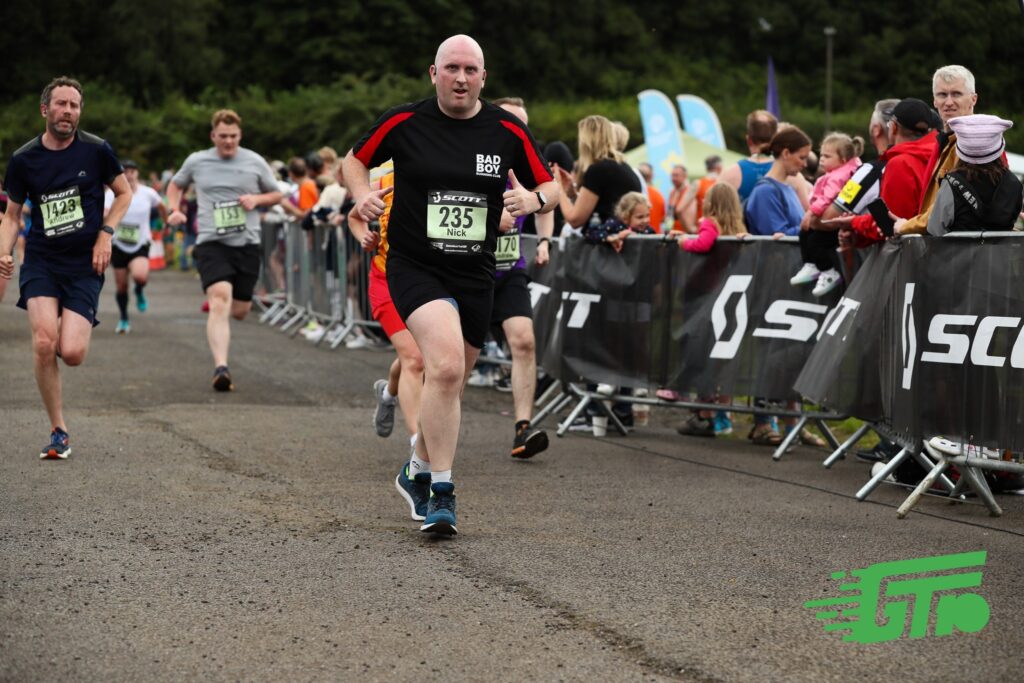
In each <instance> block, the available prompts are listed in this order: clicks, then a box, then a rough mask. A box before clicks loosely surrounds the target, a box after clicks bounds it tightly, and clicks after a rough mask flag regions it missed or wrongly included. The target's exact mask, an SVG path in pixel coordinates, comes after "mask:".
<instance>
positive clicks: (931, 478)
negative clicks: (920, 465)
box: [896, 458, 949, 519]
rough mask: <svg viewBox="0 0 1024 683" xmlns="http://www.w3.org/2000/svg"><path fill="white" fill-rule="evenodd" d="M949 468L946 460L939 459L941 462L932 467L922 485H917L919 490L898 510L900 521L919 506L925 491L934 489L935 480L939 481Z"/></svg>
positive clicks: (913, 492) (897, 515) (912, 493)
mask: <svg viewBox="0 0 1024 683" xmlns="http://www.w3.org/2000/svg"><path fill="white" fill-rule="evenodd" d="M948 467H949V463H948V462H947V461H946V460H945V459H944V458H939V461H938V462H937V463H935V466H934V467H932V469H931V471H930V472H929V473H928V475H927V476H926V477H925V478H924V479H922V480H921V483H920V484H918V485H917V488H916V489H914V490H913V491H912V492H911V493H910V495H909V496H907V499H906V500H905V501H903V504H902V505H900V506H899V508H897V510H896V517H897V518H899V519H903V518H904V517H906V516H907V513H909V512H910V511H911V509H913V507H914V506H915V505H917V501H919V500H921V496H923V495H924V494H925V491H927V490H928V489H930V488H931V487H932V484H934V483H935V480H936V479H938V478H939V475H940V474H942V473H943V472H945V471H946V469H947V468H948Z"/></svg>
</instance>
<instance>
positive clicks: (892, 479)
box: [871, 462, 896, 484]
mask: <svg viewBox="0 0 1024 683" xmlns="http://www.w3.org/2000/svg"><path fill="white" fill-rule="evenodd" d="M884 467H885V463H884V462H876V463H875V464H874V465H872V466H871V476H872V477H874V476H875V475H876V474H878V473H879V472H881V471H882V469H883V468H884ZM882 481H884V482H886V483H889V484H895V483H896V477H894V476H892V474H891V473H890V474H889V475H888V476H887V477H886V478H885V479H883V480H882Z"/></svg>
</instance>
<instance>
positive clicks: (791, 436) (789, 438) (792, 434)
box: [772, 417, 807, 462]
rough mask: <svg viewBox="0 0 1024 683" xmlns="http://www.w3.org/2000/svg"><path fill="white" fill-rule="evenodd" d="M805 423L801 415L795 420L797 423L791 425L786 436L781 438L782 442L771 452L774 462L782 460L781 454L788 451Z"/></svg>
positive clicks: (805, 419)
mask: <svg viewBox="0 0 1024 683" xmlns="http://www.w3.org/2000/svg"><path fill="white" fill-rule="evenodd" d="M806 425H807V418H806V417H801V418H800V419H799V420H797V423H796V424H795V425H794V426H793V428H792V429H790V430H789V433H788V434H786V438H785V439H783V440H782V443H780V444H779V447H778V448H776V449H775V452H774V453H772V460H774V461H775V462H778V461H780V460H782V456H783V455H785V454H786V451H788V450H789V449H790V448H791V447H792V446H793V442H794V441H796V440H797V438H799V436H800V430H801V429H803V428H804V427H805V426H806Z"/></svg>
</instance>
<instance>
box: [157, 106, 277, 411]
mask: <svg viewBox="0 0 1024 683" xmlns="http://www.w3.org/2000/svg"><path fill="white" fill-rule="evenodd" d="M211 126H212V128H213V130H212V131H211V132H210V139H211V140H213V144H214V146H213V148H212V149H208V150H204V151H202V152H196V153H194V154H191V155H189V157H188V159H186V160H185V163H184V165H183V166H182V167H181V170H179V171H178V173H177V174H176V175H175V176H174V178H172V179H171V182H170V183H168V185H167V204H168V206H169V207H170V209H171V215H170V216H169V217H168V220H167V222H168V223H170V224H171V225H181V224H182V223H184V222H185V220H186V217H185V214H183V213H182V212H181V210H180V209H179V208H178V207H179V206H180V203H181V198H182V195H183V194H184V193H185V190H187V189H188V186H189V185H195V188H196V196H197V198H198V200H199V220H198V223H199V234H198V237H197V239H196V247H195V250H194V251H193V256H194V258H195V261H196V267H197V268H198V269H199V277H200V279H201V281H202V284H203V291H204V292H206V299H207V301H208V302H209V304H210V317H209V318H207V321H206V338H207V341H208V342H209V344H210V352H211V353H212V354H213V363H214V366H215V369H214V371H213V388H214V389H216V390H217V391H231V390H232V389H234V388H235V385H234V383H233V382H232V381H231V373H230V372H229V371H228V346H229V344H230V340H231V327H230V319H229V317H228V316H229V315H230V316H231V317H232V318H234V319H235V320H242V319H243V318H245V316H246V315H247V314H248V313H249V309H251V308H252V293H253V289H254V288H255V287H256V280H257V278H258V277H259V273H260V247H259V244H260V232H259V230H260V217H259V213H258V212H257V211H256V209H257V208H258V207H260V206H273V205H275V204H277V203H278V202H280V201H281V192H280V191H279V190H278V188H277V183H276V182H275V181H274V174H273V172H272V171H271V170H270V166H268V165H267V162H265V161H264V160H263V159H262V157H260V156H259V155H258V154H256V153H255V152H253V151H251V150H248V149H244V148H242V147H239V145H238V143H239V142H240V141H241V139H242V118H241V117H240V116H239V115H238V114H236V113H235V112H233V111H231V110H230V109H222V110H221V111H218V112H217V113H215V114H214V115H213V120H212V122H211Z"/></svg>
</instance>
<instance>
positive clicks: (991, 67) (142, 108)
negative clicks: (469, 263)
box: [0, 0, 1024, 166]
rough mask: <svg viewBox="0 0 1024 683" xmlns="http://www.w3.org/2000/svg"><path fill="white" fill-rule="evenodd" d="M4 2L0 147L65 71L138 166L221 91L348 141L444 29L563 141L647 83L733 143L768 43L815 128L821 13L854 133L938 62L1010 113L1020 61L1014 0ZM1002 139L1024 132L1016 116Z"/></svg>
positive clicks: (761, 80) (254, 113)
mask: <svg viewBox="0 0 1024 683" xmlns="http://www.w3.org/2000/svg"><path fill="white" fill-rule="evenodd" d="M0 4H2V6H3V10H2V13H0V16H2V18H3V24H4V26H5V35H6V41H5V48H6V49H5V66H6V67H7V68H6V69H5V70H4V79H3V82H2V84H0V156H2V157H4V161H5V160H6V156H7V155H9V154H10V152H12V151H13V150H14V149H15V148H16V146H17V145H19V144H21V142H23V141H24V140H26V139H28V138H29V137H31V136H32V135H35V134H38V132H39V131H40V130H41V120H40V119H39V116H38V107H37V98H38V93H39V91H40V90H41V89H42V87H43V85H44V84H45V83H46V82H47V81H48V80H49V79H50V78H52V77H53V76H55V75H58V74H62V73H67V74H69V75H73V76H76V77H78V78H80V79H81V80H82V81H83V83H84V84H85V86H86V107H85V118H84V120H83V127H84V128H86V129H87V130H92V131H95V132H96V133H98V134H101V135H104V136H106V137H108V138H109V139H111V140H112V141H113V142H114V143H115V144H116V145H117V148H118V149H119V151H121V152H122V154H124V155H126V156H127V155H128V154H131V155H133V156H135V157H138V158H139V160H140V162H143V163H146V164H150V165H160V166H164V165H174V164H178V163H180V161H181V159H182V158H183V156H184V155H185V154H186V153H187V152H189V151H191V150H194V149H198V148H200V147H202V146H204V145H205V144H206V142H207V140H208V137H207V132H208V124H207V120H208V117H209V114H210V113H211V112H212V111H213V110H214V109H216V108H219V107H222V106H231V107H233V108H235V109H237V110H238V111H239V113H241V114H242V116H243V118H244V119H245V136H246V143H245V144H247V145H249V146H251V147H252V148H253V149H257V150H259V151H261V152H264V153H266V154H268V155H273V156H276V157H286V156H287V155H289V154H292V153H305V152H308V151H309V150H311V149H315V148H317V147H319V146H321V145H323V144H330V145H332V146H334V147H336V148H337V149H338V150H339V151H343V150H344V149H345V148H346V147H347V146H348V145H350V144H351V143H352V142H353V140H354V137H355V136H356V135H357V134H358V133H359V132H360V131H361V130H363V129H364V128H365V127H366V126H367V125H368V124H369V123H370V122H371V121H372V120H373V119H374V117H375V116H377V115H378V114H380V113H381V112H382V111H383V110H384V109H386V108H387V107H389V106H391V105H393V104H397V103H399V102H401V101H407V100H409V99H413V98H417V97H423V96H425V95H427V94H429V93H430V91H431V88H430V82H429V79H428V77H427V68H428V66H429V65H430V63H431V62H432V61H433V56H434V51H435V50H436V48H437V45H438V43H439V42H440V41H441V40H442V39H443V38H445V37H446V36H448V35H451V34H453V33H458V32H466V33H469V34H471V35H473V36H474V37H476V38H477V39H478V40H479V41H480V43H481V44H482V45H483V48H484V51H485V54H486V56H487V69H488V80H487V85H486V88H485V90H484V96H485V97H498V96H500V95H507V94H515V95H519V96H522V97H524V98H526V100H527V103H528V104H529V105H530V113H531V124H532V127H533V128H534V130H535V131H536V132H537V134H538V136H539V137H541V138H543V139H545V140H551V139H563V140H566V141H567V142H570V144H574V141H575V137H576V121H577V120H578V119H579V118H580V117H581V116H583V115H586V114H589V113H595V112H596V113H603V114H605V115H608V116H609V117H610V118H613V119H619V120H622V121H623V122H624V123H626V124H627V125H628V126H629V128H630V130H631V131H632V133H633V140H634V142H639V141H640V140H641V136H640V128H639V121H638V118H637V112H636V106H635V95H636V93H637V92H638V91H640V90H642V89H645V88H658V89H661V90H663V91H664V92H666V93H667V94H668V95H669V96H674V95H675V94H676V93H681V92H690V93H694V94H698V95H700V96H702V97H704V98H705V99H707V100H708V101H709V102H711V104H712V105H713V106H715V108H716V109H717V110H718V113H719V116H720V118H721V119H722V125H723V128H724V129H725V132H726V136H727V138H728V141H729V145H730V146H731V147H732V148H734V149H742V148H743V121H744V117H745V115H746V113H747V112H748V111H750V110H751V109H754V108H758V107H761V106H763V103H764V87H765V61H766V58H767V56H768V55H769V54H771V55H772V56H773V58H774V60H775V64H776V70H777V74H778V81H779V88H780V96H781V102H782V108H783V116H784V118H785V119H787V120H789V121H792V122H793V123H796V124H798V125H800V126H801V127H803V128H805V130H807V132H808V133H810V134H811V136H812V137H813V138H815V139H816V140H818V139H820V137H821V134H822V133H823V132H824V131H823V129H822V126H823V120H822V119H823V112H822V110H823V106H824V90H825V59H824V56H825V36H824V35H823V31H822V29H823V28H824V27H825V26H828V25H832V26H835V27H836V28H837V30H838V33H837V35H836V37H835V71H834V73H835V76H834V80H833V87H834V92H833V110H834V112H833V117H832V122H833V125H832V127H833V128H838V129H843V130H846V131H847V132H850V133H853V134H861V135H863V134H864V128H865V124H866V123H867V119H868V115H869V114H870V110H871V107H872V105H873V103H874V101H875V100H876V99H879V98H882V97H890V96H891V97H909V96H914V97H920V98H921V99H924V100H925V101H930V99H931V94H930V82H929V79H930V75H931V73H932V71H933V70H934V69H935V68H936V67H937V66H940V65H942V64H950V63H960V64H964V65H965V66H967V67H968V68H970V69H972V70H973V71H974V73H975V75H976V76H977V78H978V89H979V91H980V97H979V102H978V111H981V112H986V113H995V114H999V115H1002V116H1004V117H1007V118H1011V119H1012V118H1014V117H1015V116H1017V115H1018V113H1019V112H1021V111H1024V91H1022V90H1021V89H1020V88H1019V87H1017V79H1016V77H1015V76H1016V74H1015V69H1016V65H1018V64H1020V63H1021V61H1022V57H1024V43H1022V41H1021V40H1020V35H1021V30H1022V28H1024V17H1022V16H1021V14H1020V10H1019V4H1018V3H1017V2H1011V1H1010V0H985V1H982V0H957V1H954V0H933V1H932V2H930V3H927V4H926V5H920V6H918V5H915V4H913V3H911V4H910V5H908V4H906V3H903V4H900V3H888V2H872V1H865V0H791V1H790V2H785V3H764V2H755V0H734V1H731V2H699V3H698V2H665V1H653V2H647V3H624V2H621V1H620V0H614V1H613V0H577V2H574V3H551V2H546V1H545V2H542V1H541V0H520V1H518V2H508V1H507V0H505V1H502V2H498V1H497V0H476V1H475V2H469V0H434V1H432V2H412V1H410V0H361V1H359V2H356V1H354V0H322V1H321V2H317V3H303V2H295V0H262V1H260V2H253V1H252V0H110V1H109V2H107V3H96V2H91V1H87V0H61V2H56V0H5V1H4V2H3V3H0ZM925 8H926V11H922V10H925ZM759 18H763V19H764V22H761V21H759ZM766 25H770V30H765V26H766ZM1008 139H1009V144H1010V147H1011V148H1018V149H1019V148H1021V147H1024V125H1020V126H1018V127H1017V128H1016V129H1014V130H1011V131H1010V134H1009V135H1008ZM0 163H2V162H0Z"/></svg>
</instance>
